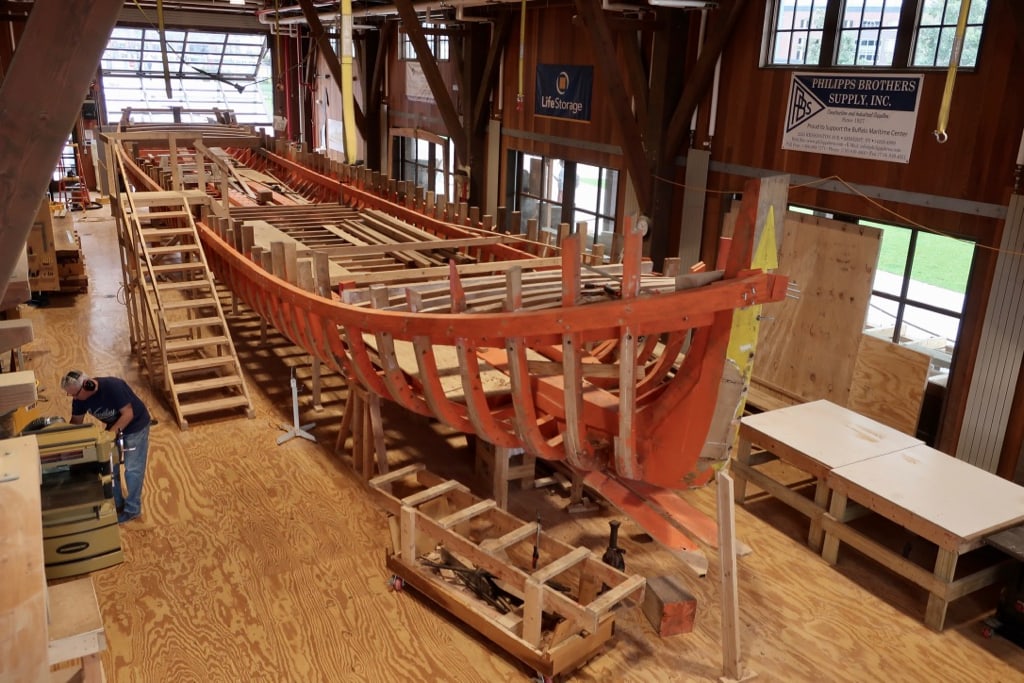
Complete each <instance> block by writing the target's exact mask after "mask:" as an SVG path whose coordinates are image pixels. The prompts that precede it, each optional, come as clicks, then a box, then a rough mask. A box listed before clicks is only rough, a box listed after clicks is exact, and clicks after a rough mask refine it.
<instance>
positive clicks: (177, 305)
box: [163, 299, 218, 311]
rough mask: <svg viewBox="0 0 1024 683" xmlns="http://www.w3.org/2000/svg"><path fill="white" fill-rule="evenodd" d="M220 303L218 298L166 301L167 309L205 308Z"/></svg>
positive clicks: (165, 306) (165, 307)
mask: <svg viewBox="0 0 1024 683" xmlns="http://www.w3.org/2000/svg"><path fill="white" fill-rule="evenodd" d="M217 303H218V300H217V299H182V300H181V301H165V302H164V305H163V307H164V309H165V310H174V311H176V310H181V309H183V308H205V307H209V306H216V305H217Z"/></svg>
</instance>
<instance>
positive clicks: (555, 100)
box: [533, 64, 594, 121]
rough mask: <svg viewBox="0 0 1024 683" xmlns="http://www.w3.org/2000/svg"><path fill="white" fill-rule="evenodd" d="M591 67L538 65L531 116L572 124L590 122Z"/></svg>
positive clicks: (592, 68) (592, 83) (592, 88)
mask: <svg viewBox="0 0 1024 683" xmlns="http://www.w3.org/2000/svg"><path fill="white" fill-rule="evenodd" d="M593 90H594V67H592V66H572V65H569V64H538V65H537V91H536V97H535V98H534V106H533V113H534V114H536V115H537V116H554V117H557V118H560V119H572V120H573V121H589V120H590V98H591V96H592V93H593Z"/></svg>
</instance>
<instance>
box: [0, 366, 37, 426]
mask: <svg viewBox="0 0 1024 683" xmlns="http://www.w3.org/2000/svg"><path fill="white" fill-rule="evenodd" d="M35 402H36V375H35V373H34V372H32V371H31V370H20V371H18V372H7V373H4V374H0V415H6V414H7V413H9V412H11V411H12V410H14V409H16V408H20V407H22V406H27V405H30V404H32V403H35Z"/></svg>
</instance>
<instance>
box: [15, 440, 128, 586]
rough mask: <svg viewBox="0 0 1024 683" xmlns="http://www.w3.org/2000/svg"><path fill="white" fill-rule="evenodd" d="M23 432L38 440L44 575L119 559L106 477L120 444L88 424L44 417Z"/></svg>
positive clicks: (62, 573)
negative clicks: (45, 419)
mask: <svg viewBox="0 0 1024 683" xmlns="http://www.w3.org/2000/svg"><path fill="white" fill-rule="evenodd" d="M36 422H39V421H36ZM23 433H24V434H25V435H34V436H35V437H36V441H37V442H38V444H39V465H40V470H41V475H42V476H41V479H42V485H41V491H40V493H41V497H42V515H43V552H44V564H45V568H46V578H47V579H62V578H65V577H69V576H76V575H78V574H85V573H88V572H91V571H95V570H97V569H104V568H106V567H111V566H113V565H115V564H119V563H120V562H122V561H123V560H124V553H123V552H122V551H121V534H120V532H119V530H118V527H117V511H116V510H115V508H114V481H113V478H112V472H113V467H114V459H115V458H118V459H120V457H121V449H120V448H119V447H118V445H117V442H116V441H115V440H114V437H113V435H112V434H110V433H109V432H106V431H104V430H102V429H100V428H99V427H97V426H95V425H91V424H66V423H63V422H57V423H46V422H45V421H44V422H43V425H42V426H41V427H40V426H38V425H36V424H35V423H33V424H30V425H29V426H28V427H27V428H26V429H25V431H24V432H23Z"/></svg>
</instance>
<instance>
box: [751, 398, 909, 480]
mask: <svg viewBox="0 0 1024 683" xmlns="http://www.w3.org/2000/svg"><path fill="white" fill-rule="evenodd" d="M741 422H742V423H743V424H744V425H745V426H747V427H749V428H751V429H753V430H755V431H756V432H758V433H759V434H761V435H764V436H765V437H767V438H768V439H770V440H772V441H775V442H777V443H780V444H783V445H785V446H788V447H789V448H791V449H793V450H794V451H797V452H799V453H801V454H802V455H804V456H806V457H808V458H810V459H812V460H815V461H817V462H818V463H820V464H821V465H823V466H824V467H826V468H827V469H833V468H836V467H842V466H844V465H848V464H850V463H854V462H859V461H861V460H865V459H867V458H874V457H876V456H879V455H884V454H885V453H892V452H893V451H898V450H900V449H903V448H908V447H910V446H914V445H916V444H920V443H922V442H921V440H920V439H917V438H914V437H912V436H910V435H908V434H904V433H903V432H900V431H897V430H895V429H893V428H892V427H888V426H886V425H884V424H882V423H881V422H877V421H875V420H872V419H871V418H869V417H865V416H863V415H861V414H859V413H856V412H854V411H852V410H849V409H848V408H843V407H842V406H839V405H836V404H835V403H832V402H831V401H825V400H820V401H812V402H810V403H801V404H798V405H795V406H789V407H787V408H780V409H778V410H769V411H767V412H764V413H759V414H757V415H747V416H745V417H743V418H742V420H741ZM761 445H764V444H761ZM776 455H780V454H778V453H776ZM780 457H781V456H780Z"/></svg>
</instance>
